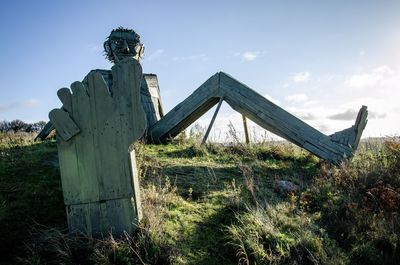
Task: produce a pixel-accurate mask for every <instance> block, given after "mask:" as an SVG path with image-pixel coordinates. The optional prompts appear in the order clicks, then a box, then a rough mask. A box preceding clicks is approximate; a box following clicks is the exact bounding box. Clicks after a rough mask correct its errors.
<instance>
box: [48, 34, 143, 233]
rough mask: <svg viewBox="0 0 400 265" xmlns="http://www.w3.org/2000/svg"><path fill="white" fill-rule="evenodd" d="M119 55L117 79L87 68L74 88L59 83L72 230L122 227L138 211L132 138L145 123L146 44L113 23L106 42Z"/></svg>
mask: <svg viewBox="0 0 400 265" xmlns="http://www.w3.org/2000/svg"><path fill="white" fill-rule="evenodd" d="M104 46H105V47H106V48H105V49H106V52H107V57H108V59H110V61H112V62H115V65H114V66H113V67H112V80H109V81H110V82H108V84H107V82H106V81H105V79H104V78H103V75H102V74H101V73H99V72H98V71H92V72H90V73H89V74H88V75H87V76H86V77H85V79H84V80H83V82H74V83H72V85H71V90H72V93H71V91H70V89H68V88H62V89H60V90H59V91H58V93H57V94H58V97H59V98H60V100H61V102H62V103H63V106H62V108H61V109H54V110H52V111H51V112H50V114H49V118H50V121H51V123H52V124H53V125H54V127H55V129H56V131H57V147H58V156H59V161H60V172H61V181H62V187H63V194H64V202H65V204H66V208H67V218H68V225H69V228H70V231H76V230H77V231H80V232H84V233H87V234H89V235H93V236H96V235H101V234H107V233H109V232H110V231H112V233H113V234H114V235H121V234H122V233H123V232H124V231H126V232H128V233H130V232H132V231H134V230H135V228H136V227H137V224H138V221H139V219H140V217H141V210H140V195H139V182H138V172H137V168H136V161H135V151H134V149H133V148H132V143H134V141H135V140H137V139H138V138H140V137H141V136H142V135H143V133H144V131H145V129H146V127H147V122H146V115H145V112H144V110H143V108H142V104H141V103H140V82H141V80H142V67H141V65H140V63H139V61H138V59H139V58H140V55H141V47H142V45H141V44H140V42H139V37H138V35H137V34H136V33H135V32H134V31H133V30H127V29H122V28H118V29H117V30H114V31H112V33H111V35H110V37H109V39H108V40H107V41H106V42H105V45H104Z"/></svg>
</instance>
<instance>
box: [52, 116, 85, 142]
mask: <svg viewBox="0 0 400 265" xmlns="http://www.w3.org/2000/svg"><path fill="white" fill-rule="evenodd" d="M49 119H50V121H51V123H52V124H53V125H54V127H55V128H56V130H57V133H58V135H59V136H60V137H61V139H62V140H64V141H68V140H70V139H71V138H72V137H74V136H75V135H77V134H78V133H79V132H80V130H79V128H78V126H77V125H76V124H75V122H74V121H73V120H72V119H71V117H70V116H69V114H68V112H66V111H64V110H61V109H53V110H52V111H50V113H49Z"/></svg>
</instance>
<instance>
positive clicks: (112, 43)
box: [104, 27, 144, 63]
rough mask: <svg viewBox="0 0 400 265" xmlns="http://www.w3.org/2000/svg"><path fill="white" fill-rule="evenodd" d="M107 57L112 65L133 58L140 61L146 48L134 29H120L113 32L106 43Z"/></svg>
mask: <svg viewBox="0 0 400 265" xmlns="http://www.w3.org/2000/svg"><path fill="white" fill-rule="evenodd" d="M104 51H105V56H106V58H107V59H108V60H110V61H111V62H112V63H116V62H118V61H120V60H122V59H124V58H127V57H131V58H135V59H136V60H139V59H141V58H142V56H143V52H144V46H143V44H141V43H140V36H139V34H137V33H136V32H135V31H133V30H132V29H127V28H123V27H119V28H117V29H114V30H112V31H111V34H110V36H108V38H107V40H106V41H105V42H104Z"/></svg>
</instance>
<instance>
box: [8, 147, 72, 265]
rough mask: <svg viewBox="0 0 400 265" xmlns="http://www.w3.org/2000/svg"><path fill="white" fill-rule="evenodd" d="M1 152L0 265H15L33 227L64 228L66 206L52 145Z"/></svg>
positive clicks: (13, 148)
mask: <svg viewBox="0 0 400 265" xmlns="http://www.w3.org/2000/svg"><path fill="white" fill-rule="evenodd" d="M0 152H1V154H0V156H1V157H0V158H1V160H0V169H1V170H0V253H1V256H2V257H1V258H2V262H5V264H7V263H6V262H9V264H15V260H14V259H15V256H16V255H17V253H18V254H21V253H19V252H20V251H22V249H23V248H24V243H25V242H27V241H28V240H29V238H30V231H31V228H32V227H33V226H35V225H36V224H38V223H39V224H41V225H47V226H52V227H55V226H57V227H60V228H65V227H66V226H67V224H66V217H65V207H64V203H63V196H62V189H61V181H60V174H59V169H58V159H57V149H56V144H55V143H54V142H41V143H36V144H32V145H18V144H14V145H12V146H10V147H4V146H1V147H0ZM0 263H1V262H0Z"/></svg>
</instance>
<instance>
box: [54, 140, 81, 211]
mask: <svg viewBox="0 0 400 265" xmlns="http://www.w3.org/2000/svg"><path fill="white" fill-rule="evenodd" d="M57 151H58V160H59V166H60V175H61V185H62V188H63V195H64V203H65V204H67V205H68V204H71V203H73V202H76V201H80V198H81V194H80V193H81V182H80V180H79V171H78V161H77V156H76V147H75V142H74V141H67V142H66V141H64V140H62V139H61V137H57Z"/></svg>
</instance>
